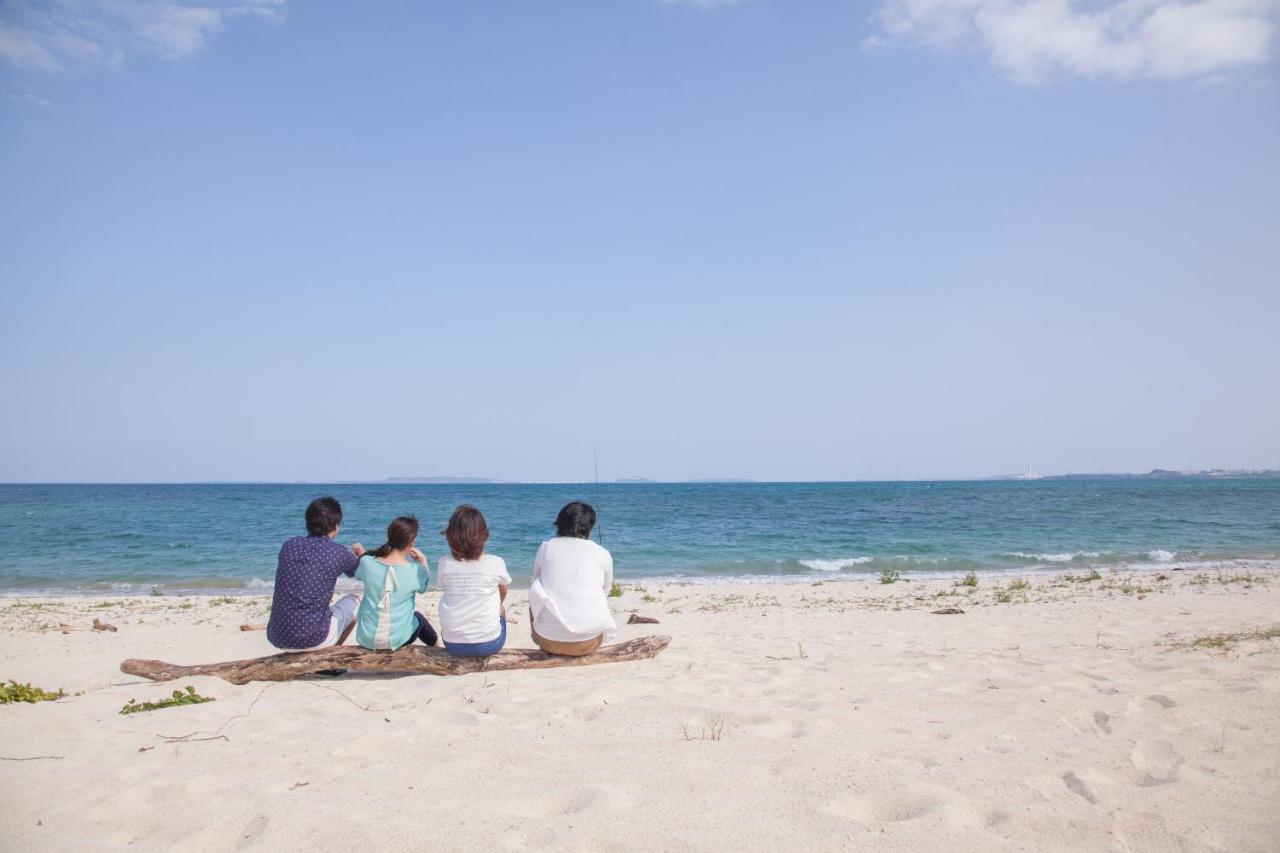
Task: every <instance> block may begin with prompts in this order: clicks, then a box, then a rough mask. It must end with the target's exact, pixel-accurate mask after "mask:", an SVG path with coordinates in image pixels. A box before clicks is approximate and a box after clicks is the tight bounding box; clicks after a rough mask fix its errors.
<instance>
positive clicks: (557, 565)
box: [529, 501, 618, 656]
mask: <svg viewBox="0 0 1280 853" xmlns="http://www.w3.org/2000/svg"><path fill="white" fill-rule="evenodd" d="M595 525H596V511H595V510H594V509H592V508H591V507H590V506H589V505H588V504H585V503H583V502H582V501H573V502H572V503H569V504H566V505H565V507H564V509H562V510H560V514H559V515H558V516H556V534H557V535H556V538H554V539H548V540H547V541H546V542H543V543H542V546H541V547H540V548H538V556H537V557H535V558H534V561H533V582H532V583H531V584H530V586H529V616H530V622H531V625H530V627H531V629H532V631H533V641H534V642H535V643H536V644H537V645H538V648H540V649H542V650H543V651H544V652H547V653H548V654H553V655H573V656H578V655H585V654H589V653H591V652H594V651H595V650H596V649H598V648H600V645H601V643H607V642H609V641H610V640H612V639H613V637H614V634H615V633H617V630H618V626H617V625H616V624H615V623H614V621H613V614H612V613H610V612H609V598H608V596H609V588H610V587H611V586H613V556H612V555H611V554H610V553H609V552H608V551H606V550H605V549H604V548H602V547H601V546H600V545H597V544H596V543H595V542H592V541H591V539H590V536H591V528H593V527H595Z"/></svg>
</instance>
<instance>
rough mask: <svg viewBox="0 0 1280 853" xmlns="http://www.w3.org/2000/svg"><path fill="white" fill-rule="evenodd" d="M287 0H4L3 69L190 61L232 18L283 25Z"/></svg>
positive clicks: (0, 20)
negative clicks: (147, 58)
mask: <svg viewBox="0 0 1280 853" xmlns="http://www.w3.org/2000/svg"><path fill="white" fill-rule="evenodd" d="M285 2H286V0H200V2H187V0H47V1H46V2H43V3H38V2H33V1H32V0H4V2H3V3H0V62H4V63H6V64H8V65H12V66H15V67H18V68H23V69H29V70H36V71H60V70H64V69H69V68H118V67H119V66H120V65H121V64H122V63H123V62H124V58H125V56H126V55H128V54H130V53H133V52H142V53H146V54H150V55H152V56H158V57H160V58H162V59H185V58H187V57H191V56H195V55H196V54H198V53H200V52H201V51H202V50H204V48H205V45H206V44H207V43H208V42H209V40H210V39H211V38H212V37H213V36H215V35H217V34H218V33H219V32H221V31H222V30H223V28H225V27H226V25H227V22H228V21H229V20H231V19H233V18H242V17H257V18H280V17H283V14H284V5H285Z"/></svg>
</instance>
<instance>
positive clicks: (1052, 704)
mask: <svg viewBox="0 0 1280 853" xmlns="http://www.w3.org/2000/svg"><path fill="white" fill-rule="evenodd" d="M435 600H436V597H435V595H434V594H431V595H428V596H427V597H426V602H425V604H426V611H427V612H428V613H429V614H431V615H432V616H433V617H434V608H435ZM524 600H525V594H524V593H523V592H520V591H517V592H515V593H514V597H513V602H512V604H511V607H510V613H511V615H512V617H513V618H514V619H515V620H517V622H516V624H514V625H512V626H511V641H510V645H514V646H522V647H531V646H532V643H531V642H530V641H529V637H528V622H527V613H526V608H525V603H524ZM268 605H269V599H268V598H264V597H235V598H229V597H189V598H178V597H168V596H166V597H150V598H129V599H119V598H115V599H112V598H51V599H21V598H14V599H6V600H4V601H2V602H0V610H3V612H4V615H5V620H4V624H5V628H4V632H5V633H4V641H3V644H2V646H0V657H2V659H3V668H2V669H0V677H3V678H4V679H10V678H12V679H16V680H17V681H19V682H31V683H33V684H35V685H37V686H39V687H42V688H45V689H47V690H57V689H59V688H60V689H63V690H66V691H67V693H68V694H69V695H68V696H67V697H66V698H64V699H61V700H59V701H56V702H41V703H38V704H14V705H7V706H3V707H0V716H2V718H3V725H0V756H3V757H4V759H5V761H4V762H3V764H0V770H2V774H0V797H2V798H3V801H4V803H5V819H4V821H3V822H2V823H0V846H3V847H4V848H5V849H9V850H64V849H72V848H81V847H85V846H88V847H92V848H117V847H120V848H122V847H134V848H139V849H196V850H232V849H298V848H302V847H304V846H306V847H310V848H311V849H323V850H336V849H343V848H346V849H351V848H353V847H354V848H355V849H388V850H409V849H449V850H493V849H498V850H524V849H555V850H634V849H647V850H652V849H664V850H710V849H770V848H775V849H776V848H784V849H854V850H938V849H949V850H1106V851H1164V850H1185V851H1200V850H1203V851H1272V850H1276V849H1278V848H1280V812H1277V810H1276V807H1275V805H1276V803H1277V802H1280V637H1278V636H1277V629H1278V626H1280V571H1276V570H1274V569H1271V570H1265V571H1260V570H1252V571H1245V572H1231V571H1225V572H1221V573H1209V574H1195V573H1191V572H1172V571H1171V572H1168V573H1167V574H1158V573H1156V572H1151V573H1141V574H1133V575H1104V576H1103V577H1102V578H1100V579H1097V580H1092V581H1089V580H1084V579H1083V575H1077V576H1071V575H1054V576H1048V575H1039V576H1034V577H1029V578H1027V585H1026V586H1025V587H1021V585H1020V584H1019V583H1018V582H1011V581H1010V580H1009V579H1007V578H1001V579H999V580H996V579H993V578H982V579H980V580H979V583H978V586H977V587H976V588H975V587H966V586H962V585H958V584H957V582H955V581H952V580H930V581H902V582H898V583H894V584H889V585H883V584H880V583H877V582H875V581H874V580H873V581H869V582H864V581H857V582H831V581H828V582H805V583H793V584H746V583H738V584H721V585H711V584H706V585H703V584H694V585H676V584H661V585H658V584H638V585H628V586H626V590H625V592H624V594H623V595H622V596H621V597H618V598H613V599H611V605H612V607H613V608H614V610H615V611H616V613H617V615H618V617H619V619H618V621H619V623H620V627H621V630H620V633H619V639H628V638H631V637H637V636H641V635H643V634H645V633H662V634H667V635H670V636H671V637H672V638H673V640H672V643H671V645H670V647H669V648H668V649H667V650H666V651H665V652H663V653H662V654H661V655H660V656H659V657H657V658H656V659H654V660H648V661H640V662H634V663H621V664H613V665H602V666H592V667H581V668H567V669H559V670H542V671H516V672H494V673H481V674H476V675H467V676H458V677H439V676H429V675H416V676H355V675H347V676H344V677H341V678H336V679H322V678H316V679H306V680H300V681H294V682H284V683H273V684H265V683H254V684H249V685H245V686H235V685H232V684H229V683H227V682H225V681H222V680H220V679H217V678H210V677H201V678H192V679H184V680H182V681H179V682H173V683H166V684H154V683H150V682H147V681H144V680H140V679H138V678H135V677H132V676H128V675H124V674H123V673H121V672H120V671H119V669H118V667H119V664H120V662H121V661H122V660H124V659H125V658H129V657H143V658H160V659H164V660H168V661H173V662H178V663H197V662H212V661H216V660H230V659H235V658H245V657H253V656H257V655H264V654H268V653H271V651H272V649H271V648H270V647H269V645H268V644H267V641H266V637H265V636H264V634H263V632H261V631H253V632H242V631H240V630H239V626H240V625H241V624H242V623H259V622H264V621H265V616H266V612H267V607H268ZM950 607H954V608H959V609H961V610H963V611H964V612H963V613H961V614H946V615H944V614H935V613H934V612H933V611H935V610H940V609H943V608H950ZM631 612H639V613H642V614H645V615H650V616H654V617H656V618H658V619H659V620H660V624H659V625H657V626H651V625H622V624H621V623H624V622H625V621H626V617H627V616H628V614H629V613H631ZM95 618H96V619H100V620H102V621H104V622H107V623H110V624H111V625H114V626H116V627H117V629H118V630H117V631H114V632H109V631H94V630H92V629H91V625H92V623H93V620H94V619H95ZM188 685H190V686H192V687H194V688H195V690H196V691H197V692H198V693H199V694H201V695H203V696H208V697H212V698H214V699H215V700H216V701H214V702H210V703H207V704H200V705H191V706H183V707H175V708H165V709H161V710H156V711H151V712H145V713H136V714H129V715H122V714H120V710H121V708H122V707H123V706H124V705H125V703H126V702H128V701H129V700H138V701H155V700H157V699H160V698H163V697H165V696H167V695H169V694H170V692H171V691H172V690H174V689H175V688H182V689H185V688H186V687H187V686H188ZM21 759H29V760H21Z"/></svg>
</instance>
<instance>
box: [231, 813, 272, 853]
mask: <svg viewBox="0 0 1280 853" xmlns="http://www.w3.org/2000/svg"><path fill="white" fill-rule="evenodd" d="M266 829H267V819H266V818H265V817H263V816H262V815H258V816H257V817H255V818H254V819H253V820H251V821H249V824H248V825H247V826H246V827H245V828H244V829H242V830H240V837H239V839H237V840H236V849H237V850H243V849H244V848H246V847H252V846H253V845H254V843H256V842H257V841H258V839H259V838H261V837H262V833H263V832H265V831H266Z"/></svg>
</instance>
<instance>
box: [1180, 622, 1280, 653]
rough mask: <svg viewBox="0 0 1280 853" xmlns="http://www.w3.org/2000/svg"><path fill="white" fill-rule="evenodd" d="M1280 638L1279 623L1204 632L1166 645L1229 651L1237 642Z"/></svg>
mask: <svg viewBox="0 0 1280 853" xmlns="http://www.w3.org/2000/svg"><path fill="white" fill-rule="evenodd" d="M1277 639H1280V625H1272V626H1271V627H1270V628H1254V629H1250V630H1246V631H1235V632H1232V633H1221V634H1205V635H1203V636H1199V637H1193V638H1192V639H1190V640H1184V641H1177V642H1173V643H1169V644H1168V645H1169V646H1171V647H1173V648H1175V649H1208V650H1210V651H1221V652H1228V651H1231V649H1232V648H1233V647H1235V646H1236V645H1237V644H1239V643H1242V642H1246V641H1250V640H1262V641H1270V640H1277Z"/></svg>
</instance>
